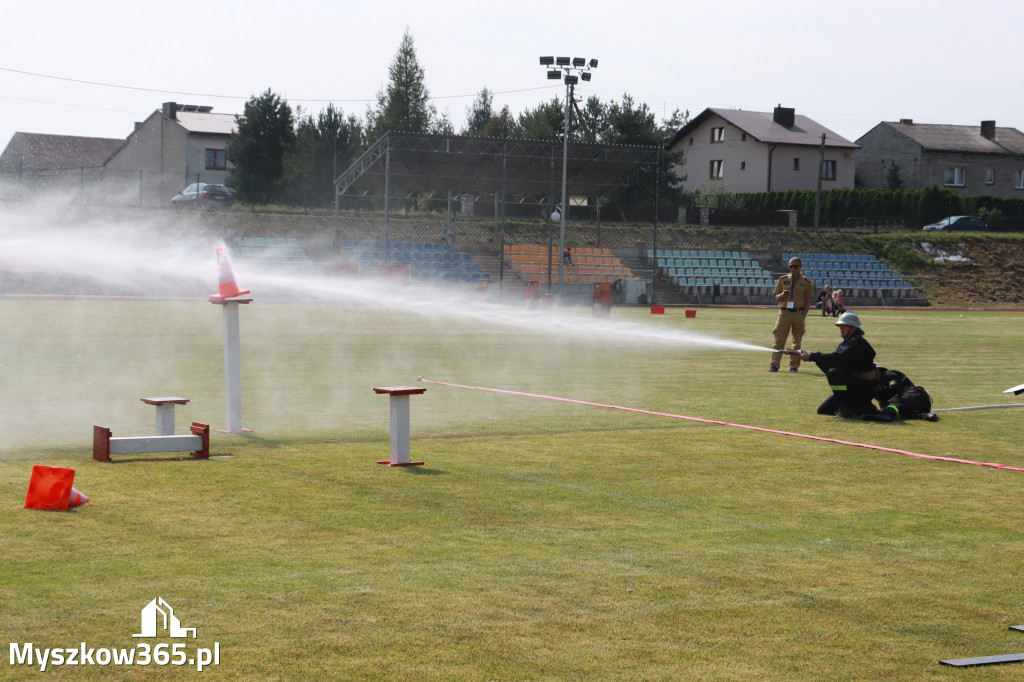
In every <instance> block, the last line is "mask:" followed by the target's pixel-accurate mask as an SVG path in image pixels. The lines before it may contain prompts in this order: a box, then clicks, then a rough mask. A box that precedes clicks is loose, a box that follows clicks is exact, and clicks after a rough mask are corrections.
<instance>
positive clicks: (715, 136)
mask: <svg viewBox="0 0 1024 682" xmlns="http://www.w3.org/2000/svg"><path fill="white" fill-rule="evenodd" d="M711 141H712V142H725V128H712V129H711Z"/></svg>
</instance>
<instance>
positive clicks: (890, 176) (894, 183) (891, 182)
mask: <svg viewBox="0 0 1024 682" xmlns="http://www.w3.org/2000/svg"><path fill="white" fill-rule="evenodd" d="M885 186H886V187H888V188H889V189H902V187H903V178H901V177H900V167H899V166H897V165H896V162H895V161H893V160H892V159H890V160H889V170H888V172H886V174H885Z"/></svg>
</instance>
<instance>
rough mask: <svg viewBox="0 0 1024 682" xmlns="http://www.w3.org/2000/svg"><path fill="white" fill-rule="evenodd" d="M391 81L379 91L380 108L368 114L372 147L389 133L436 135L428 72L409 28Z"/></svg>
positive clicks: (378, 101) (396, 59)
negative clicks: (390, 131) (427, 80)
mask: <svg viewBox="0 0 1024 682" xmlns="http://www.w3.org/2000/svg"><path fill="white" fill-rule="evenodd" d="M388 78H389V80H388V84H387V86H386V87H385V88H383V89H382V90H380V91H378V92H377V105H376V106H375V107H370V109H369V110H368V111H367V112H366V131H367V141H368V142H369V143H370V144H372V143H374V142H376V141H377V140H379V139H380V138H381V137H383V136H384V133H386V132H387V131H389V130H394V131H397V132H405V133H428V132H434V129H435V125H436V123H437V119H438V116H437V109H436V108H435V107H434V105H433V104H431V102H430V92H429V91H428V90H427V86H426V79H425V73H424V71H423V67H421V66H420V63H419V60H418V59H417V57H416V47H415V45H414V43H413V38H412V34H411V33H410V32H409V29H408V28H407V29H406V30H405V34H404V35H403V36H402V43H401V45H399V47H398V52H397V53H396V54H395V58H394V60H393V61H392V62H391V65H390V66H389V67H388ZM448 125H449V126H450V122H448Z"/></svg>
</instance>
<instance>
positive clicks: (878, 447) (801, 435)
mask: <svg viewBox="0 0 1024 682" xmlns="http://www.w3.org/2000/svg"><path fill="white" fill-rule="evenodd" d="M419 380H420V381H422V382H423V383H426V384H436V385H438V386H450V387H452V388H467V389H470V390H473V391H489V392H491V393H504V394H506V395H520V396H525V397H527V398H543V399H544V400H557V401H558V402H563V403H573V404H575V405H589V406H590V407H606V408H608V409H611V410H623V411H625V412H637V413H639V414H649V415H652V416H655V417H670V418H672V419H685V420H687V421H693V422H701V423H703V424H718V425H719V426H732V427H735V428H737V429H748V430H750V431H760V432H762V433H774V434H778V435H780V436H794V437H796V438H807V439H808V440H817V441H821V442H823V443H836V444H838V445H853V446H855V447H858V448H867V449H869V450H881V451H882V452H894V453H896V454H898V455H907V456H908V457H920V458H921V459H935V460H939V461H942V462H955V463H956V464H973V465H975V466H981V467H992V468H994V469H1007V470H1009V471H1024V467H1011V466H1007V465H1005V464H998V463H996V462H974V461H972V460H969V459H957V458H956V457H939V456H937V455H922V454H921V453H919V452H910V451H908V450H898V449H896V448H886V447H882V446H881V445H869V444H867V443H854V442H852V441H848V440H839V439H838V438H825V437H823V436H811V435H808V434H805V433H794V432H792V431H778V430H776V429H766V428H763V427H760V426H748V425H746V424H733V423H731V422H723V421H716V420H714V419H701V418H699V417H686V416H683V415H681V414H671V413H669V412H652V411H650V410H640V409H637V408H635V407H622V406H621V405H606V404H604V403H591V402H587V401H585V400H573V399H572V398H559V397H558V396H553V395H543V394H540V393H523V392H521V391H508V390H504V389H500V388H485V387H483V386H464V385H462V384H450V383H445V382H443V381H431V380H430V379H424V378H423V377H420V378H419Z"/></svg>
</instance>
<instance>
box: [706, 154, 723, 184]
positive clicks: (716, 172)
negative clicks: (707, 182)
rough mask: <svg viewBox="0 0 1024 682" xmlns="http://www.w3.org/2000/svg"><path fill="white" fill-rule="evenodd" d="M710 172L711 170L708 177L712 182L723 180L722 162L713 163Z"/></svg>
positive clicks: (719, 160)
mask: <svg viewBox="0 0 1024 682" xmlns="http://www.w3.org/2000/svg"><path fill="white" fill-rule="evenodd" d="M708 170H709V173H708V177H710V178H711V179H712V180H721V179H722V160H721V159H718V160H716V161H712V162H711V164H710V167H709V169H708Z"/></svg>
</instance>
